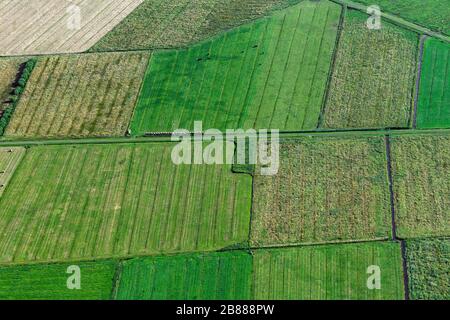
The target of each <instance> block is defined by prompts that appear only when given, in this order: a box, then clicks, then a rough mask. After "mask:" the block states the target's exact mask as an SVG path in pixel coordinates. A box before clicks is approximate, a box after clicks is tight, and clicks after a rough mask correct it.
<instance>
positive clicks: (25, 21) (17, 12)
mask: <svg viewBox="0 0 450 320" xmlns="http://www.w3.org/2000/svg"><path fill="white" fill-rule="evenodd" d="M142 1H143V0H95V1H84V0H72V1H60V0H28V1H17V0H2V1H1V3H0V17H2V20H1V21H0V39H1V40H0V55H4V56H7V55H32V54H43V53H69V52H83V51H85V50H87V49H89V48H90V47H91V46H92V45H94V44H95V43H96V42H97V41H98V40H99V39H100V38H101V37H102V36H103V35H105V34H106V33H108V31H110V30H111V29H112V28H113V27H114V26H115V25H117V24H118V23H119V22H120V21H122V19H124V18H125V17H126V16H127V15H128V14H129V13H130V12H132V11H133V10H134V9H135V8H136V7H137V6H138V5H139V4H140V3H142Z"/></svg>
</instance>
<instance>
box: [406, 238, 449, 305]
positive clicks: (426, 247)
mask: <svg viewBox="0 0 450 320" xmlns="http://www.w3.org/2000/svg"><path fill="white" fill-rule="evenodd" d="M406 253H407V261H408V276H409V288H410V297H411V299H424V300H449V299H450V275H449V270H450V239H448V238H447V239H439V238H436V239H428V240H411V241H407V244H406Z"/></svg>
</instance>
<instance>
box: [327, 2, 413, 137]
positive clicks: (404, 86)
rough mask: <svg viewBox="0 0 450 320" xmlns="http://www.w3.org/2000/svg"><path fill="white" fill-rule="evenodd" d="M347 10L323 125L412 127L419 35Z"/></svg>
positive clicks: (339, 126)
mask: <svg viewBox="0 0 450 320" xmlns="http://www.w3.org/2000/svg"><path fill="white" fill-rule="evenodd" d="M367 19H368V16H367V15H365V14H362V13H360V12H356V11H352V10H349V11H347V14H346V17H345V21H344V27H343V30H342V35H341V38H340V41H339V46H338V49H337V55H336V63H335V68H334V70H333V74H332V79H331V84H330V89H329V90H330V91H329V93H328V99H327V102H326V106H325V114H324V120H323V123H322V127H324V128H328V129H342V128H387V127H390V128H392V127H407V126H408V125H409V119H410V114H411V110H412V95H413V87H414V75H415V70H416V52H417V46H418V35H417V34H415V33H413V32H410V31H407V30H402V29H400V28H399V27H396V26H394V25H390V24H389V23H387V22H386V21H384V20H383V25H382V28H381V29H380V30H369V29H368V28H367V26H366V21H367Z"/></svg>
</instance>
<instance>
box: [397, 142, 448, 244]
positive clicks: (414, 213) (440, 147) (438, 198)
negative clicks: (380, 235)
mask: <svg viewBox="0 0 450 320" xmlns="http://www.w3.org/2000/svg"><path fill="white" fill-rule="evenodd" d="M449 150H450V136H449V135H435V136H426V135H424V136H414V137H400V136H394V137H393V138H392V159H393V163H392V170H393V180H394V198H395V206H396V211H397V212H396V218H397V233H398V235H399V237H401V238H411V237H425V236H445V235H450V225H449V223H448V222H449V221H450V220H449V218H450V198H449V197H448V195H449V194H450V183H449V180H448V177H449V175H450V151H449Z"/></svg>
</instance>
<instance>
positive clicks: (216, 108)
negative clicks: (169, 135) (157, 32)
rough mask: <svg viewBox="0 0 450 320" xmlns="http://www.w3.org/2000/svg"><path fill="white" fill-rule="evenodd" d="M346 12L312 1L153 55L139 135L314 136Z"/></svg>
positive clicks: (138, 116) (137, 118) (137, 121)
mask: <svg viewBox="0 0 450 320" xmlns="http://www.w3.org/2000/svg"><path fill="white" fill-rule="evenodd" d="M340 12H341V7H340V6H339V5H336V4H334V3H331V2H322V1H321V2H309V1H305V2H302V3H301V4H299V5H296V6H293V7H291V8H289V9H286V10H282V11H279V12H277V13H275V14H273V15H272V16H270V17H268V18H265V19H261V20H258V21H256V22H254V23H252V24H249V25H245V26H242V27H240V28H237V29H235V30H233V31H230V32H228V33H225V34H223V35H222V36H220V37H217V38H214V39H212V40H210V41H207V42H203V43H201V44H199V45H196V46H192V47H190V48H189V49H184V50H177V51H162V52H158V53H155V54H154V55H153V56H152V59H151V62H150V65H149V67H148V71H147V75H146V78H145V80H144V85H143V90H142V92H141V95H140V97H139V101H138V104H137V107H136V111H135V113H134V117H133V120H132V124H131V129H132V133H133V134H134V135H139V134H144V133H146V132H161V131H162V132H168V131H169V132H170V131H173V130H175V129H179V128H185V129H192V128H193V122H194V121H197V120H198V121H199V120H202V121H203V125H204V128H218V129H222V130H224V129H227V128H278V129H281V130H300V129H314V128H315V127H316V126H317V122H318V119H319V113H320V109H321V106H322V100H323V96H324V92H325V87H326V82H327V76H328V72H329V67H330V64H331V56H332V51H333V48H334V44H335V39H336V33H337V25H338V21H339V16H340Z"/></svg>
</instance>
